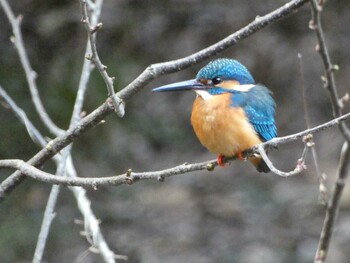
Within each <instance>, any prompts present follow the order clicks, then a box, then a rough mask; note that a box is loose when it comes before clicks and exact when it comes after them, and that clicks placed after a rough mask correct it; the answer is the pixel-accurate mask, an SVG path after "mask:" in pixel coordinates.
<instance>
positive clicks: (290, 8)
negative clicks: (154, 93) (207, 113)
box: [116, 0, 309, 101]
mask: <svg viewBox="0 0 350 263" xmlns="http://www.w3.org/2000/svg"><path fill="white" fill-rule="evenodd" d="M308 2H309V0H292V1H290V2H288V3H286V4H285V5H283V6H281V7H280V8H277V9H276V10H274V11H272V12H270V13H268V14H266V15H264V16H258V17H256V18H255V20H254V21H252V22H251V23H249V24H248V25H247V26H245V27H243V28H241V29H240V30H238V31H236V32H235V33H233V34H231V35H229V36H227V37H226V38H224V39H222V40H220V41H218V42H217V43H215V44H214V45H211V46H209V47H207V48H205V49H202V50H200V51H198V52H196V53H194V54H192V55H189V56H186V57H184V58H181V59H176V60H172V61H167V62H163V63H157V64H153V65H150V66H148V67H147V68H146V69H145V70H144V71H143V72H142V74H141V75H139V76H138V77H137V78H136V79H135V80H133V81H132V82H131V83H130V84H129V85H128V86H127V87H126V88H124V89H123V90H121V91H120V92H118V93H117V94H116V95H117V96H118V97H120V98H121V99H122V100H124V101H127V100H128V99H130V98H131V97H132V95H134V94H135V93H137V92H138V91H140V90H141V89H142V88H143V87H144V86H145V85H146V84H148V83H149V82H150V81H152V80H154V79H156V78H157V77H160V76H162V75H165V74H169V73H173V72H177V71H181V70H184V69H186V68H188V67H190V66H193V65H196V64H198V63H199V62H201V61H203V60H205V59H208V58H210V57H213V56H215V55H217V54H219V53H221V52H222V51H224V50H226V49H227V48H229V47H232V46H234V45H235V44H237V43H238V42H239V41H241V40H243V39H245V38H247V37H249V36H251V35H252V34H254V33H256V32H257V31H259V30H261V29H263V28H265V27H266V26H268V25H270V24H273V23H275V22H277V21H279V20H281V19H283V18H285V17H286V16H288V15H290V14H292V13H293V12H295V11H296V10H298V9H299V8H300V7H301V6H303V5H304V4H306V3H308Z"/></svg>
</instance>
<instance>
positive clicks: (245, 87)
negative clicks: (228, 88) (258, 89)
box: [233, 84, 255, 92]
mask: <svg viewBox="0 0 350 263" xmlns="http://www.w3.org/2000/svg"><path fill="white" fill-rule="evenodd" d="M254 86H255V85H253V84H245V85H237V86H234V88H233V89H234V90H238V91H243V92H247V91H249V90H250V89H251V88H253V87H254Z"/></svg>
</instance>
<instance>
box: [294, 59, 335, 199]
mask: <svg viewBox="0 0 350 263" xmlns="http://www.w3.org/2000/svg"><path fill="white" fill-rule="evenodd" d="M302 58H303V57H302V55H301V54H300V53H299V54H298V59H299V70H300V80H301V83H300V84H301V85H300V86H301V91H302V98H303V108H304V119H305V125H306V128H307V129H310V127H311V124H310V117H309V110H308V106H307V96H306V88H305V81H304V69H303V59H302ZM307 145H308V146H309V147H307V149H309V148H311V155H312V160H313V162H314V166H315V170H316V176H317V179H318V185H319V197H318V199H319V201H320V202H321V203H322V204H327V196H328V193H327V187H326V185H325V178H326V175H325V174H322V173H321V171H320V165H319V162H318V157H317V152H316V147H315V142H314V140H313V136H311V137H309V138H308V142H307Z"/></svg>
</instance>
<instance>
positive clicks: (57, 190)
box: [33, 185, 60, 263]
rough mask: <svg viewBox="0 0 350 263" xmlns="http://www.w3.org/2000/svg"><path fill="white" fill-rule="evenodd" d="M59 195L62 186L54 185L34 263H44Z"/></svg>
mask: <svg viewBox="0 0 350 263" xmlns="http://www.w3.org/2000/svg"><path fill="white" fill-rule="evenodd" d="M59 193H60V186H59V185H53V186H52V189H51V191H50V195H49V199H48V201H47V205H46V208H45V213H44V217H43V221H42V224H41V228H40V233H39V236H38V241H37V244H36V247H35V252H34V257H33V263H40V262H42V257H43V254H44V250H45V246H46V241H47V237H48V234H49V230H50V227H51V223H52V221H53V220H54V218H55V216H56V213H55V206H56V201H57V198H58V195H59Z"/></svg>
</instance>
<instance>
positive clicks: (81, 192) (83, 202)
mask: <svg viewBox="0 0 350 263" xmlns="http://www.w3.org/2000/svg"><path fill="white" fill-rule="evenodd" d="M0 97H2V98H3V99H4V101H5V103H6V104H8V106H9V107H10V109H11V110H12V111H13V112H14V113H15V114H16V116H17V117H18V119H19V120H20V121H21V122H22V123H23V124H24V125H25V127H26V129H27V131H28V133H29V134H31V137H32V139H33V141H34V142H35V143H37V144H38V145H39V146H41V147H45V145H46V141H45V139H44V137H43V136H42V135H41V134H40V132H39V131H38V130H37V129H36V128H35V126H34V125H33V124H32V123H31V121H30V120H29V119H28V118H27V116H26V114H25V112H24V111H23V110H22V109H21V108H19V107H18V106H17V105H16V103H15V102H14V101H13V100H12V99H11V98H10V97H9V96H8V95H7V93H6V92H5V90H3V89H2V87H1V86H0ZM61 159H62V158H61V156H60V155H56V156H54V160H55V162H56V163H57V165H59V163H61ZM66 170H67V175H68V176H69V177H73V178H74V177H77V175H76V171H75V168H74V165H73V161H72V158H71V156H68V159H67V163H66ZM57 189H58V187H57V186H53V188H52V190H51V192H50V197H49V200H48V204H47V206H46V210H45V214H46V216H44V217H45V218H46V219H44V220H43V224H42V225H43V226H42V229H43V233H42V234H39V240H44V235H47V233H48V230H49V224H50V223H51V221H52V219H53V216H52V215H53V208H54V206H53V203H54V198H55V196H56V195H57V193H56V192H57V191H58V190H57ZM70 190H71V191H72V192H73V194H74V196H75V198H76V200H77V203H78V208H79V210H80V212H81V213H82V215H83V217H84V222H85V224H84V226H85V232H86V233H91V236H92V238H91V239H92V241H93V245H94V246H95V247H97V248H98V249H99V251H100V254H101V255H102V256H103V257H104V258H107V260H106V262H112V261H111V260H110V258H118V257H121V258H124V259H125V256H123V255H116V254H114V253H113V252H112V251H111V250H110V249H109V248H108V245H107V243H106V242H105V240H104V237H103V235H102V233H101V230H100V227H99V224H98V223H97V222H98V220H97V219H96V216H95V215H94V213H93V212H92V209H91V205H90V201H89V199H88V198H87V196H86V191H85V189H82V188H81V187H70ZM50 215H51V216H50ZM40 242H41V243H40V244H39V245H38V246H37V247H38V248H37V249H38V251H39V249H40V251H43V248H42V247H43V245H44V243H43V242H44V241H40ZM40 247H41V248H40ZM38 253H39V252H38ZM38 253H35V257H36V258H41V257H42V255H41V256H40V257H39V255H38ZM41 253H42V252H41ZM111 255H112V256H111Z"/></svg>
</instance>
